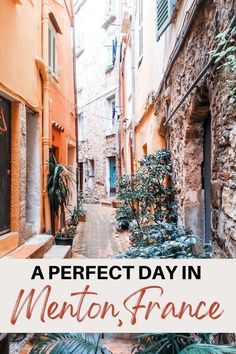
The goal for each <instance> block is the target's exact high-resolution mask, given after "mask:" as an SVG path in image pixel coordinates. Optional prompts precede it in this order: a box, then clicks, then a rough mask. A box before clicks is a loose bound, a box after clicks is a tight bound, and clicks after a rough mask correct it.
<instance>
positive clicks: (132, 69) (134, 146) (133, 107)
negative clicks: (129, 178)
mask: <svg viewBox="0 0 236 354" xmlns="http://www.w3.org/2000/svg"><path fill="white" fill-rule="evenodd" d="M131 41H132V43H131V46H132V64H131V65H132V68H131V72H132V163H131V173H133V172H134V162H135V160H136V151H135V150H136V137H135V108H136V107H135V10H134V8H133V14H132V27H131Z"/></svg>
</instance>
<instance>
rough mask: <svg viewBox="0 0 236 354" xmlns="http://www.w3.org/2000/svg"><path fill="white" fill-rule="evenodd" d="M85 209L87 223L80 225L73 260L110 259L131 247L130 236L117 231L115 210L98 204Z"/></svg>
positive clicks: (88, 205) (89, 205) (86, 206)
mask: <svg viewBox="0 0 236 354" xmlns="http://www.w3.org/2000/svg"><path fill="white" fill-rule="evenodd" d="M85 209H86V210H87V221H86V222H84V223H80V225H79V233H78V235H77V237H76V239H75V241H74V247H73V258H108V257H110V256H112V255H114V254H115V253H118V252H124V251H125V250H126V249H127V248H128V245H129V241H128V235H127V234H123V233H122V234H120V233H117V232H116V231H115V227H114V214H115V209H113V208H111V207H109V206H103V205H98V204H87V205H85Z"/></svg>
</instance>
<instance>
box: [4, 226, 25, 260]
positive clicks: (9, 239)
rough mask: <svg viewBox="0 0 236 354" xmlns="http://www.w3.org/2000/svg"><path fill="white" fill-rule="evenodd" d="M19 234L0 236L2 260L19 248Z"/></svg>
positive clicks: (9, 233)
mask: <svg viewBox="0 0 236 354" xmlns="http://www.w3.org/2000/svg"><path fill="white" fill-rule="evenodd" d="M19 243H20V241H19V234H18V232H8V233H7V234H5V235H2V236H0V258H2V257H5V256H6V255H7V254H8V253H10V252H12V251H13V250H14V249H16V248H17V247H18V246H19Z"/></svg>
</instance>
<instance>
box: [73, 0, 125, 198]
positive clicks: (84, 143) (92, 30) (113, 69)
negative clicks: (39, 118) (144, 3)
mask: <svg viewBox="0 0 236 354" xmlns="http://www.w3.org/2000/svg"><path fill="white" fill-rule="evenodd" d="M116 5H118V2H117V3H116ZM91 11H94V1H93V0H88V1H86V2H85V3H84V4H83V6H82V7H81V8H80V10H79V12H78V13H76V24H77V26H76V27H77V29H76V32H77V34H78V37H82V38H83V41H82V42H83V43H81V41H80V40H79V38H78V42H79V43H78V45H79V46H80V47H81V54H80V55H79V56H78V59H77V86H78V105H79V114H83V117H84V125H83V134H79V135H80V144H79V160H80V163H83V172H84V173H83V192H84V194H85V198H86V202H91V203H97V202H101V201H102V200H103V199H108V198H109V193H108V190H107V181H108V178H109V177H108V172H109V170H108V168H107V158H108V157H111V156H115V157H117V151H116V149H117V148H116V147H117V141H116V139H117V137H116V129H115V127H112V124H111V122H112V114H111V107H110V106H109V102H111V99H115V106H116V107H118V106H119V95H118V70H119V48H117V56H116V61H115V64H114V65H112V63H111V62H109V59H110V60H111V58H112V56H111V48H112V47H111V46H112V40H114V39H115V38H117V39H118V38H119V37H118V33H119V26H116V25H114V23H115V24H117V23H119V17H118V6H117V8H116V9H114V11H115V13H114V14H115V15H116V19H115V20H114V21H113V22H114V23H111V24H110V25H107V26H105V27H104V25H103V24H104V21H105V20H106V16H107V14H106V8H105V2H102V1H101V5H100V6H98V7H97V8H96V16H95V17H91V16H90V14H91ZM116 11H117V12H116ZM109 50H110V55H108V54H109ZM116 118H117V115H116ZM79 129H80V130H81V129H82V127H81V126H80V127H79ZM81 135H83V138H81ZM89 160H90V161H91V160H93V161H94V176H89V163H90V162H89Z"/></svg>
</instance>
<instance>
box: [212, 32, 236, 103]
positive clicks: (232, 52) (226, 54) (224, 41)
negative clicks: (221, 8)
mask: <svg viewBox="0 0 236 354" xmlns="http://www.w3.org/2000/svg"><path fill="white" fill-rule="evenodd" d="M216 40H217V43H218V47H217V49H216V50H214V51H212V52H211V54H212V55H213V58H214V62H215V64H216V66H217V68H218V69H221V68H223V69H224V71H225V73H226V83H227V86H228V93H229V107H228V109H229V108H231V106H232V105H233V106H235V105H236V27H233V28H227V29H226V30H225V31H224V32H221V33H219V34H218V35H217V36H216Z"/></svg>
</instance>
